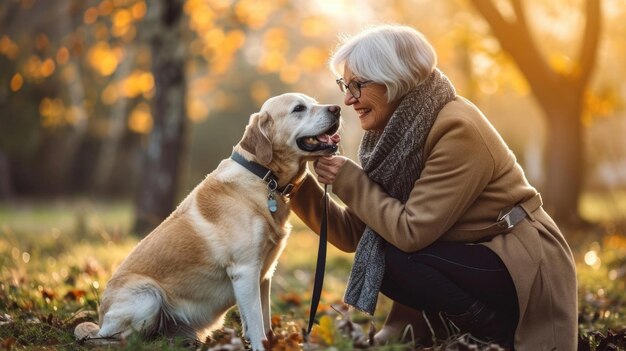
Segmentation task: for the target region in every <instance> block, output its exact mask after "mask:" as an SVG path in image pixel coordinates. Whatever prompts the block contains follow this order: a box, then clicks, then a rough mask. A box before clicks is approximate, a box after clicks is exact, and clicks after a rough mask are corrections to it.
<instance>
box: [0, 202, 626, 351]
mask: <svg viewBox="0 0 626 351" xmlns="http://www.w3.org/2000/svg"><path fill="white" fill-rule="evenodd" d="M624 198H626V196H624ZM607 199H608V200H607ZM616 201H617V200H615V194H612V195H611V197H608V198H607V196H596V195H589V196H587V197H586V200H585V202H584V203H583V204H584V205H583V207H582V208H581V211H582V212H583V213H584V214H585V216H586V217H587V218H590V219H592V221H593V222H594V223H596V224H594V225H585V226H584V227H582V226H581V227H577V228H568V230H567V234H568V240H569V241H570V243H571V245H572V249H573V251H574V254H575V258H576V262H577V269H578V278H579V307H580V308H579V311H580V317H579V322H580V324H579V330H580V337H579V350H624V349H626V336H625V335H626V333H625V332H624V330H625V329H626V314H625V312H626V291H625V290H624V284H625V282H626V233H623V232H622V230H621V229H620V228H622V229H623V227H621V226H620V225H619V224H615V223H619V222H620V220H623V219H621V218H617V217H618V216H619V211H615V209H616V208H617V209H619V208H620V207H619V206H620V204H619V203H618V202H616ZM611 204H612V205H611ZM622 205H623V204H622ZM612 211H614V212H615V213H613V212H612ZM616 218H617V220H616ZM131 221H132V210H131V206H130V203H129V202H127V201H93V200H90V199H63V200H54V201H41V200H39V201H24V200H19V201H14V202H11V203H10V204H7V203H5V204H2V203H0V349H4V350H40V349H47V350H87V349H94V347H93V346H90V345H86V344H84V343H82V342H78V341H76V340H74V338H73V335H72V331H73V328H74V326H75V325H76V324H78V323H79V322H81V321H89V320H95V319H96V316H95V311H96V310H97V304H98V297H99V295H100V294H101V293H102V291H103V289H104V287H105V285H106V281H107V279H108V278H109V277H110V275H111V273H112V272H113V270H114V269H115V267H116V266H117V265H118V264H119V262H120V261H121V260H122V259H123V258H124V257H125V255H126V254H127V253H128V252H129V251H130V249H131V248H132V247H133V246H134V245H135V244H136V243H137V241H138V240H139V239H138V238H136V237H134V236H132V235H130V234H129V228H130V224H131ZM291 222H292V224H293V225H294V228H293V231H292V236H291V238H290V240H289V243H288V245H287V248H286V249H285V252H284V254H283V255H282V257H281V258H280V260H279V265H278V269H277V272H276V274H275V276H274V279H273V287H272V308H273V310H272V311H273V316H274V317H273V324H274V330H275V331H276V337H275V338H274V339H272V340H270V344H271V345H268V346H270V347H272V348H273V349H275V350H300V349H320V350H322V349H334V350H350V349H354V348H357V347H358V348H368V347H369V337H370V336H371V334H372V333H373V332H374V331H375V330H376V328H379V327H380V326H381V324H382V321H383V320H384V315H385V312H386V311H387V310H388V308H389V306H390V303H389V301H388V300H386V299H384V298H382V299H381V300H380V301H379V308H378V310H377V313H376V315H375V316H374V317H367V316H365V315H362V314H359V313H350V314H348V313H347V312H346V311H345V310H344V306H343V304H342V303H341V297H342V294H343V291H344V288H345V281H346V280H347V277H348V275H349V271H350V266H351V263H352V255H350V254H346V253H342V252H339V251H338V250H336V249H334V248H333V247H329V254H328V260H327V268H326V278H325V281H324V290H323V294H322V301H321V304H320V308H319V312H318V322H319V324H318V325H317V326H316V327H315V329H314V332H313V333H312V335H311V336H310V337H309V338H307V339H306V340H305V337H304V336H303V334H302V329H303V328H305V327H306V322H307V319H308V308H309V303H310V295H311V290H312V282H313V275H314V272H315V258H316V254H317V244H318V240H317V236H316V235H314V234H313V233H312V232H311V231H310V230H309V229H308V228H306V227H305V226H304V225H303V224H302V223H301V222H300V221H299V220H298V219H297V218H292V220H291ZM240 328H241V327H240V323H239V319H238V314H237V310H236V309H233V310H232V311H231V312H230V313H229V315H228V318H227V322H226V329H224V330H221V331H220V332H219V333H216V334H215V335H214V338H213V340H211V341H207V343H197V344H194V345H190V344H189V343H186V342H185V341H183V340H168V339H165V338H160V339H156V340H151V341H147V342H146V341H142V340H140V339H139V338H137V337H131V338H129V339H128V340H126V341H125V342H124V343H122V344H120V345H118V346H116V347H113V348H112V349H120V350H123V349H124V350H189V349H200V350H238V349H243V348H245V345H244V344H242V341H241V339H240V337H239V335H240V334H239V333H240ZM464 347H465V348H464ZM96 349H98V347H96ZM107 349H111V348H107ZM369 349H386V350H392V349H398V350H399V349H403V345H400V344H397V345H390V346H387V347H384V348H381V347H378V348H374V347H369ZM443 349H458V350H462V349H468V348H467V347H466V346H464V345H462V343H461V344H459V343H454V344H450V343H448V344H445V343H442V344H439V345H437V346H435V347H433V348H429V350H443Z"/></svg>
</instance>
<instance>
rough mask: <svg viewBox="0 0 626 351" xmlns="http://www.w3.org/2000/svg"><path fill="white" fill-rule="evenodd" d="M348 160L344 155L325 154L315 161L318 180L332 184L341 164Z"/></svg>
mask: <svg viewBox="0 0 626 351" xmlns="http://www.w3.org/2000/svg"><path fill="white" fill-rule="evenodd" d="M345 162H346V158H345V157H343V156H324V157H320V158H318V159H317V160H315V162H314V163H313V166H314V169H315V173H317V180H318V181H319V182H320V183H322V184H332V183H333V182H334V181H335V178H336V176H337V173H339V170H340V169H341V166H343V164H344V163H345Z"/></svg>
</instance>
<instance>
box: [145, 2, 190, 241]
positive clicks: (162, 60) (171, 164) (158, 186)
mask: <svg viewBox="0 0 626 351" xmlns="http://www.w3.org/2000/svg"><path fill="white" fill-rule="evenodd" d="M183 4H184V0H159V1H152V2H150V4H149V6H148V13H147V18H146V20H145V22H144V27H143V28H142V29H143V30H144V31H145V35H147V37H148V39H149V42H150V51H151V53H152V74H153V76H154V80H155V86H156V94H155V96H154V97H153V98H152V101H151V106H150V109H151V111H152V116H153V118H152V120H153V122H152V129H151V132H150V135H149V136H148V145H147V147H146V148H145V149H144V150H143V165H142V167H141V172H142V175H141V182H139V185H138V192H137V199H136V203H135V225H134V232H135V233H138V234H143V233H146V232H148V231H150V230H152V229H153V228H155V227H156V226H157V225H158V224H159V223H160V222H161V221H162V220H163V219H164V218H166V217H167V216H168V215H169V214H170V213H171V212H172V210H173V207H174V201H175V197H176V189H177V185H178V182H177V180H178V175H179V172H178V171H179V166H180V160H181V157H182V154H183V153H182V148H183V141H184V135H185V129H186V119H187V118H186V112H185V96H186V83H187V82H186V80H185V72H184V69H185V52H186V51H185V45H184V43H185V42H184V40H182V39H181V38H182V37H183V35H182V34H181V33H182V30H183V25H184V23H185V21H184V20H183V19H184V17H183Z"/></svg>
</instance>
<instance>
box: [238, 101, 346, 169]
mask: <svg viewBox="0 0 626 351" xmlns="http://www.w3.org/2000/svg"><path fill="white" fill-rule="evenodd" d="M340 111H341V108H340V107H339V106H337V105H322V104H319V103H317V101H315V99H313V98H311V97H309V96H307V95H304V94H299V93H287V94H283V95H279V96H275V97H273V98H270V99H269V100H267V101H266V102H265V103H264V104H263V106H261V110H260V111H259V112H257V113H255V114H253V115H252V116H250V120H249V122H248V125H247V126H246V131H245V133H244V136H243V139H242V140H241V142H240V143H239V146H240V147H241V148H243V149H244V150H246V151H248V152H249V153H251V154H253V155H254V156H255V158H256V161H257V162H258V163H260V164H263V165H266V166H267V165H269V164H270V163H272V162H277V163H280V164H282V165H284V166H288V164H290V163H294V162H295V163H296V164H301V163H304V162H305V161H307V160H310V159H312V158H314V157H316V156H321V155H329V154H332V153H334V152H335V151H337V144H338V143H339V140H340V138H339V135H337V134H336V133H337V130H338V129H339V125H340V115H341V114H340ZM286 164H287V165H286Z"/></svg>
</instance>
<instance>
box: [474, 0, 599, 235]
mask: <svg viewBox="0 0 626 351" xmlns="http://www.w3.org/2000/svg"><path fill="white" fill-rule="evenodd" d="M600 1H601V0H587V1H586V2H585V6H584V10H583V11H584V13H585V15H586V18H585V19H586V23H585V28H584V31H583V35H582V43H581V45H580V50H579V53H578V57H577V58H576V59H575V64H574V66H575V67H576V68H575V69H572V70H571V71H570V72H557V71H555V70H554V69H553V68H551V67H550V65H549V64H548V62H547V61H546V60H545V58H544V57H543V56H542V53H541V52H540V51H539V48H538V46H537V45H536V43H535V41H534V40H533V38H532V36H531V34H530V29H529V27H528V22H527V17H526V13H525V11H524V9H523V3H524V1H523V0H510V3H511V6H512V8H513V12H514V18H505V17H504V16H503V15H502V14H501V13H500V11H499V10H498V8H497V7H496V6H495V5H494V3H493V2H492V0H471V2H472V4H473V5H474V7H475V8H476V9H477V10H478V12H480V14H481V15H482V16H483V18H484V19H485V20H486V21H487V23H489V26H490V27H491V30H492V32H493V35H494V36H495V37H496V38H497V39H498V41H499V42H500V45H501V46H502V49H503V50H504V51H506V52H507V53H509V54H510V55H511V57H512V58H513V60H514V61H515V63H516V64H517V66H518V68H519V70H520V72H521V73H522V74H523V75H524V77H525V78H526V80H527V81H528V84H529V85H530V87H531V89H532V91H533V95H534V96H535V98H536V100H537V102H538V103H539V105H540V106H541V108H542V110H543V111H544V113H545V117H546V120H547V122H548V142H547V150H546V156H547V160H546V161H547V162H546V163H547V172H546V173H547V174H546V177H547V182H546V189H545V191H544V202H545V203H546V206H545V207H546V209H547V210H548V211H549V212H550V213H551V214H552V215H553V217H554V219H555V220H556V221H557V222H570V223H571V222H579V221H580V216H579V213H578V200H579V197H580V194H581V191H582V185H583V181H582V180H583V177H584V174H583V173H584V168H583V161H582V157H583V155H584V152H583V141H582V140H583V136H582V125H581V115H582V112H583V107H582V100H583V96H584V91H585V90H586V89H587V86H588V84H589V80H590V77H591V74H592V72H593V69H594V67H595V62H596V59H597V52H598V45H599V36H600V30H601V24H602V23H601V22H602V17H601V12H602V11H601V6H600Z"/></svg>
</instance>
